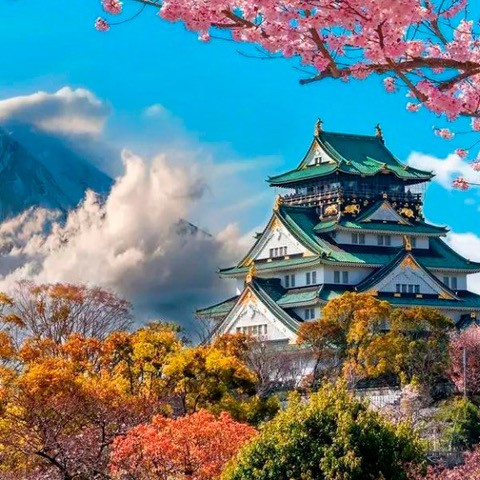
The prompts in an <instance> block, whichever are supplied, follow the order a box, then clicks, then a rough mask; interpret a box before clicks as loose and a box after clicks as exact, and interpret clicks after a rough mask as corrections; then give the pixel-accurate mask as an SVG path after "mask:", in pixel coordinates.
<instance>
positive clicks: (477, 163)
mask: <svg viewBox="0 0 480 480" xmlns="http://www.w3.org/2000/svg"><path fill="white" fill-rule="evenodd" d="M472 168H473V169H474V170H475V171H476V172H480V158H476V159H475V160H474V161H473V162H472Z"/></svg>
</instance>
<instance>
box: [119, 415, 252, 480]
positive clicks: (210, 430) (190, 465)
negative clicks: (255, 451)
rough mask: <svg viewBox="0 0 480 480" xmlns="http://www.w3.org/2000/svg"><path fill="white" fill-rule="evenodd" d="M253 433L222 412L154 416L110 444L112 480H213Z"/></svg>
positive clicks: (248, 427) (249, 428) (249, 427)
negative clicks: (177, 416)
mask: <svg viewBox="0 0 480 480" xmlns="http://www.w3.org/2000/svg"><path fill="white" fill-rule="evenodd" d="M255 434H256V430H255V429H254V428H253V427H251V426H249V425H245V424H242V423H238V422H236V421H234V420H233V419H232V417H230V416H229V415H228V414H226V413H222V414H221V415H220V416H219V417H218V418H217V417H215V416H214V415H212V414H211V413H208V412H207V411H205V410H200V411H198V412H196V413H193V414H191V415H189V416H186V417H181V418H178V419H170V418H164V417H160V416H156V417H155V418H154V419H153V420H152V422H151V423H149V424H146V425H139V426H138V427H135V428H133V429H131V430H130V431H129V432H128V434H127V435H126V436H124V437H119V438H117V439H116V440H115V442H114V445H113V448H112V454H111V473H112V477H113V478H114V479H116V480H170V479H173V478H175V479H178V480H181V479H185V480H186V479H188V480H214V479H216V478H219V477H220V474H221V472H222V470H223V467H224V466H225V465H226V463H227V462H228V461H229V460H230V459H231V458H233V457H234V456H235V455H236V453H237V452H238V451H239V449H240V447H242V446H243V445H244V444H245V443H246V442H247V441H248V440H249V439H251V438H252V437H253V436H254V435H255Z"/></svg>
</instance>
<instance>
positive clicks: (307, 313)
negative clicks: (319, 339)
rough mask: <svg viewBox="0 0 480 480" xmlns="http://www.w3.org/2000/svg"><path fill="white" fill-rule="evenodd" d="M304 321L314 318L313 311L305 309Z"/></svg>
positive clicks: (312, 309)
mask: <svg viewBox="0 0 480 480" xmlns="http://www.w3.org/2000/svg"><path fill="white" fill-rule="evenodd" d="M304 316H305V320H313V319H314V318H315V309H314V308H306V309H305V312H304Z"/></svg>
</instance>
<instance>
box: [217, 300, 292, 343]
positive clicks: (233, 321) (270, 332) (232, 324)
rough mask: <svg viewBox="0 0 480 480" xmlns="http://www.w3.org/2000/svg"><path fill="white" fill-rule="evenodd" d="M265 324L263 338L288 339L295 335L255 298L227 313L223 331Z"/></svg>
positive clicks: (235, 330) (234, 331)
mask: <svg viewBox="0 0 480 480" xmlns="http://www.w3.org/2000/svg"><path fill="white" fill-rule="evenodd" d="M265 324H266V325H268V327H267V335H266V337H265V336H262V338H263V339H265V340H290V339H292V338H294V337H295V335H294V334H293V333H292V332H291V331H290V330H288V329H287V328H286V327H285V326H284V325H283V324H282V323H281V322H280V321H278V320H277V319H276V318H275V317H274V316H273V315H272V313H271V312H270V311H269V310H268V309H267V308H266V307H265V306H264V305H263V304H262V303H261V302H259V301H258V300H256V298H252V299H251V300H250V301H249V302H248V303H246V304H243V305H240V306H239V307H238V308H237V309H235V311H233V312H231V313H230V314H229V315H228V317H227V319H226V328H225V329H224V333H236V332H237V327H248V326H254V325H265Z"/></svg>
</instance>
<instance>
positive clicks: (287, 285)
mask: <svg viewBox="0 0 480 480" xmlns="http://www.w3.org/2000/svg"><path fill="white" fill-rule="evenodd" d="M284 285H285V288H289V287H290V275H285V278H284Z"/></svg>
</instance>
